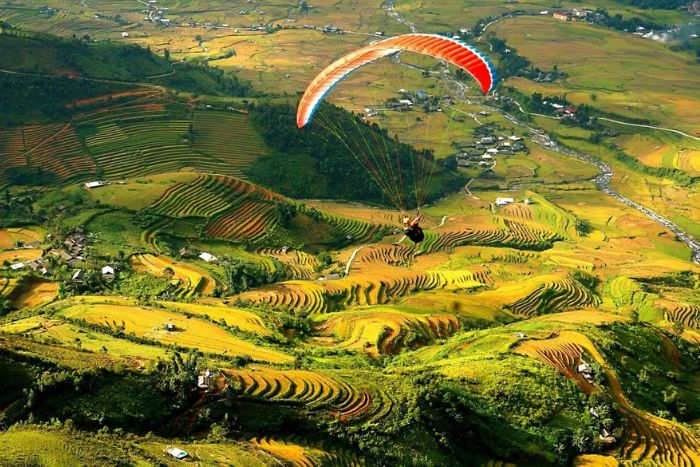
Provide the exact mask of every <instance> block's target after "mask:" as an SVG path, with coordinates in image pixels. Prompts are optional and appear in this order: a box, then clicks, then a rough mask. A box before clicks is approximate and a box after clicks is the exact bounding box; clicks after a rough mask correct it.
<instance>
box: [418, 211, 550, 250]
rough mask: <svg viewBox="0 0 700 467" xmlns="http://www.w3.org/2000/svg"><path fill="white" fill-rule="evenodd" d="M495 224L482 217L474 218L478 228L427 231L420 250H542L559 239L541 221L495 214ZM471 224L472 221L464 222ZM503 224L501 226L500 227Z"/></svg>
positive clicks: (449, 227) (450, 228)
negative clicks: (489, 247) (486, 247)
mask: <svg viewBox="0 0 700 467" xmlns="http://www.w3.org/2000/svg"><path fill="white" fill-rule="evenodd" d="M494 221H495V224H496V225H488V224H486V225H484V224H483V223H480V222H479V219H472V223H473V225H475V227H462V228H456V227H452V226H447V227H445V228H440V229H435V230H426V231H425V240H424V241H423V242H422V243H421V244H420V247H419V248H420V250H419V251H420V252H421V253H434V252H436V251H452V250H454V248H455V247H457V246H460V245H467V244H472V245H494V246H507V247H515V248H525V249H535V250H541V249H544V248H546V247H548V246H551V245H552V242H554V241H556V240H559V239H560V237H559V236H558V235H557V234H556V232H554V231H552V230H549V229H548V228H547V227H545V226H542V224H539V223H536V222H531V221H524V220H512V219H508V218H501V217H495V218H494ZM465 224H466V225H469V222H465ZM476 225H479V228H477V227H476ZM499 227H500V228H499Z"/></svg>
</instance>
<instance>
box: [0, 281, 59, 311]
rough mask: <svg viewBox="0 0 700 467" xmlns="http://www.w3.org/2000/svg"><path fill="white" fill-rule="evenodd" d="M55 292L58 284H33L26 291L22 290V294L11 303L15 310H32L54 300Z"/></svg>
mask: <svg viewBox="0 0 700 467" xmlns="http://www.w3.org/2000/svg"><path fill="white" fill-rule="evenodd" d="M57 292H58V283H55V282H35V283H33V284H31V285H29V286H28V287H27V288H26V290H22V293H21V294H19V296H18V297H17V298H15V299H14V300H13V302H12V303H13V304H14V305H15V306H16V307H17V308H32V307H35V306H38V305H42V304H44V303H47V302H50V301H51V300H53V299H54V298H56V294H57ZM0 293H1V292H0Z"/></svg>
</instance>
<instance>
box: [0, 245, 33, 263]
mask: <svg viewBox="0 0 700 467" xmlns="http://www.w3.org/2000/svg"><path fill="white" fill-rule="evenodd" d="M42 253H43V252H42V251H41V250H40V249H39V248H23V249H20V250H7V251H0V263H3V262H5V261H8V262H10V263H17V262H21V261H32V260H35V259H37V258H40V257H41V255H42Z"/></svg>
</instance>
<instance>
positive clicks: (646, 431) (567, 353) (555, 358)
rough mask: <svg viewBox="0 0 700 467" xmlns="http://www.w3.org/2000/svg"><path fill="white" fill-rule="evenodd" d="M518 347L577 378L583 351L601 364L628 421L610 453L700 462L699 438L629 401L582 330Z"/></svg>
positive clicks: (674, 462)
mask: <svg viewBox="0 0 700 467" xmlns="http://www.w3.org/2000/svg"><path fill="white" fill-rule="evenodd" d="M516 351H518V352H521V353H524V354H526V355H530V356H533V357H535V358H538V359H540V360H542V361H543V362H544V363H546V364H548V365H551V366H553V367H554V368H557V369H558V370H559V371H561V372H562V373H563V374H564V375H566V376H568V377H573V378H574V379H578V375H577V374H574V375H573V376H572V375H571V372H572V367H571V365H572V362H574V361H577V359H580V358H581V355H583V353H584V352H585V353H586V354H587V355H589V356H590V358H592V359H594V360H595V361H596V362H597V363H598V364H599V365H601V367H602V368H603V371H604V372H605V376H606V377H607V380H608V383H609V385H610V394H611V396H612V397H613V398H614V400H615V402H617V405H618V408H619V410H620V412H621V414H622V415H623V417H624V419H625V422H626V428H625V435H624V438H623V439H622V442H621V443H620V444H619V447H618V448H615V449H613V450H612V451H611V452H610V454H614V455H616V456H618V457H619V458H620V459H623V460H630V461H632V462H649V463H650V464H652V465H685V466H693V465H697V464H698V463H699V462H700V438H698V437H697V436H696V435H695V434H694V433H693V432H691V431H690V430H688V429H687V428H685V427H684V426H683V425H681V424H679V423H676V422H673V421H670V420H665V419H663V418H659V417H655V416H653V415H651V414H648V413H646V412H642V411H640V410H638V409H636V408H634V407H633V406H632V405H631V404H630V403H629V402H628V401H627V398H626V397H625V395H624V393H623V391H622V387H621V385H620V382H619V380H618V379H617V375H616V374H615V373H614V372H613V371H612V370H610V369H609V368H608V367H607V365H606V363H605V360H604V359H603V358H602V356H601V355H600V353H598V351H597V350H596V349H595V346H594V345H593V343H592V342H591V341H590V340H589V339H588V338H587V337H585V336H584V335H583V334H580V333H577V332H572V331H564V332H561V333H560V334H559V335H558V336H557V337H554V338H552V339H546V340H542V341H527V342H525V343H523V344H521V345H520V346H519V347H518V348H517V349H516ZM583 383H584V384H581V386H582V388H583V389H584V390H585V391H586V392H589V393H590V391H592V390H593V387H592V386H591V385H590V384H589V383H587V382H585V381H584V382H583Z"/></svg>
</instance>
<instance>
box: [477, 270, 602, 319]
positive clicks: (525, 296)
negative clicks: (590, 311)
mask: <svg viewBox="0 0 700 467" xmlns="http://www.w3.org/2000/svg"><path fill="white" fill-rule="evenodd" d="M475 298H476V299H478V300H479V301H480V302H488V303H492V304H502V306H503V307H504V308H505V309H507V310H508V311H510V312H511V313H513V314H514V315H516V316H521V317H532V316H535V315H538V314H543V313H554V312H561V311H566V310H570V309H575V308H581V307H586V306H595V305H597V304H598V303H599V301H600V300H599V298H598V297H597V296H595V295H593V293H592V292H591V291H590V290H588V289H587V288H585V287H584V286H583V285H582V284H581V283H580V282H578V281H577V280H576V279H574V278H573V277H572V276H571V275H570V274H567V273H559V274H543V275H540V276H536V277H533V278H531V279H527V280H524V281H521V282H519V283H511V284H506V285H504V286H503V287H500V288H498V289H496V290H493V291H486V292H482V293H480V294H478V295H477V296H476V297H475Z"/></svg>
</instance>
